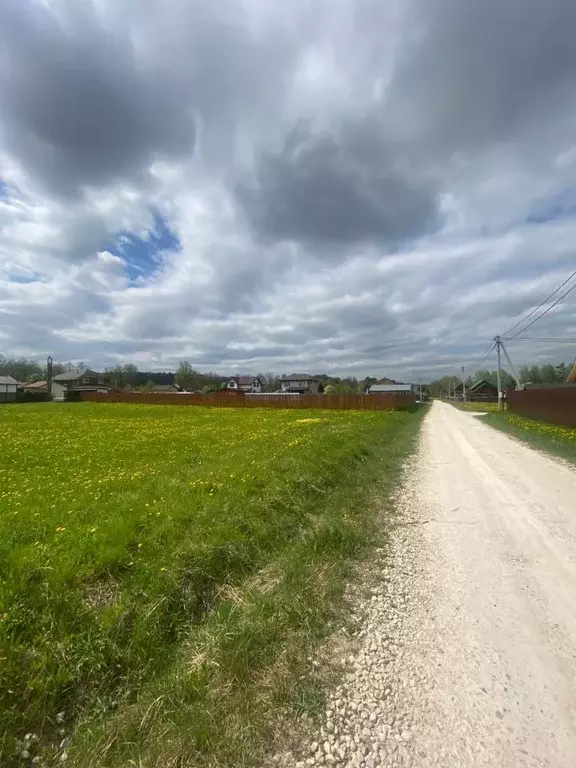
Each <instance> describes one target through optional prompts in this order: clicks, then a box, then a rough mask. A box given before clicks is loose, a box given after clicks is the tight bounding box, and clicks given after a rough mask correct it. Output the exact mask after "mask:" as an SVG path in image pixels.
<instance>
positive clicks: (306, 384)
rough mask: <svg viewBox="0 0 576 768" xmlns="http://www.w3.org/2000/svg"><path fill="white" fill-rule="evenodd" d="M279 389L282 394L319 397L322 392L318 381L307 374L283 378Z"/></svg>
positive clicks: (322, 389) (295, 374)
mask: <svg viewBox="0 0 576 768" xmlns="http://www.w3.org/2000/svg"><path fill="white" fill-rule="evenodd" d="M280 388H281V390H282V392H290V393H293V394H298V395H319V394H322V393H323V392H324V387H323V386H322V382H321V381H320V379H315V378H314V376H309V375H308V374H307V373H291V374H290V376H283V377H282V380H281V382H280Z"/></svg>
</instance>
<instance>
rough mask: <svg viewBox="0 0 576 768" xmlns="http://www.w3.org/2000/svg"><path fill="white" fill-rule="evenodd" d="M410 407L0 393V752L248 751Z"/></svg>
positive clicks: (351, 543) (386, 481)
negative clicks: (31, 398)
mask: <svg viewBox="0 0 576 768" xmlns="http://www.w3.org/2000/svg"><path fill="white" fill-rule="evenodd" d="M421 413H422V412H416V413H408V412H374V411H372V412H349V411H348V412H338V411H336V412H333V411H330V412H328V411H313V412H311V411H297V412H294V411H282V410H264V409H263V410H249V411H245V410H243V409H209V408H200V407H188V408H187V407H176V406H134V405H100V404H88V403H81V404H62V405H57V404H29V405H8V406H5V407H0V433H1V434H2V443H1V447H0V571H1V581H0V734H1V735H0V764H1V765H2V766H12V765H14V766H16V765H18V766H22V765H30V764H31V761H32V760H33V758H34V757H36V758H38V759H37V760H36V762H35V763H34V765H38V764H40V765H45V766H48V765H55V764H57V763H59V761H61V760H62V759H64V760H67V765H74V766H82V767H87V766H90V767H94V768H95V767H96V766H98V767H99V768H102V767H104V766H114V768H119V767H120V766H122V767H124V766H154V767H155V768H160V766H162V768H169V767H170V766H179V768H184V766H188V765H190V766H192V765H222V766H225V765H226V766H232V765H234V766H244V765H246V766H248V765H252V764H254V763H255V762H256V761H257V760H258V758H259V756H260V755H261V754H262V750H264V749H265V747H266V739H267V738H269V736H270V728H271V727H272V724H273V721H274V717H275V716H280V714H281V713H283V712H285V711H287V712H292V711H294V710H295V709H296V710H306V709H307V708H313V707H314V706H315V703H316V704H317V701H318V699H317V697H318V690H317V688H316V686H315V683H314V681H313V676H312V675H311V671H312V668H311V667H310V664H309V662H308V659H309V658H310V651H311V649H312V648H313V647H314V646H315V644H317V643H318V642H319V641H320V639H321V638H322V636H323V634H324V633H325V632H326V631H328V630H329V627H330V622H331V620H333V619H334V617H335V616H336V615H337V612H338V610H339V597H340V596H341V594H342V589H343V586H344V584H345V582H346V578H347V576H348V570H347V567H346V563H348V562H350V561H351V560H352V559H353V558H355V557H358V556H359V555H360V554H361V553H362V551H363V549H364V548H365V547H366V546H367V545H368V544H369V543H370V541H372V540H373V538H374V535H375V531H376V528H375V506H374V505H371V504H369V503H368V501H369V494H370V492H371V489H373V488H377V489H379V490H380V492H381V493H382V494H383V496H382V498H386V495H387V494H388V492H390V491H391V490H392V488H393V486H394V483H395V482H396V480H397V477H398V472H399V468H400V465H401V462H402V460H403V459H404V458H405V457H406V455H407V454H408V453H409V451H410V449H411V448H412V446H413V443H414V439H415V437H416V435H417V432H418V428H419V422H420V419H421ZM375 484H376V485H375ZM27 733H28V734H34V735H33V736H30V735H29V736H28V738H27V739H25V738H24V736H25V734H27Z"/></svg>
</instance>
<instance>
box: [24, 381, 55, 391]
mask: <svg viewBox="0 0 576 768" xmlns="http://www.w3.org/2000/svg"><path fill="white" fill-rule="evenodd" d="M18 389H20V390H21V391H22V392H41V393H43V392H47V391H48V382H46V381H25V382H24V383H23V384H20V385H19V387H18Z"/></svg>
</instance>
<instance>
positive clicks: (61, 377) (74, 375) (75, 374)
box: [53, 368, 92, 381]
mask: <svg viewBox="0 0 576 768" xmlns="http://www.w3.org/2000/svg"><path fill="white" fill-rule="evenodd" d="M87 373H92V371H90V369H89V368H76V369H75V370H72V371H65V372H64V373H58V374H56V376H54V379H53V380H54V381H76V379H81V378H82V376H85V375H86V374H87Z"/></svg>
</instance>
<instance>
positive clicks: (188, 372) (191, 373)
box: [174, 360, 200, 390]
mask: <svg viewBox="0 0 576 768" xmlns="http://www.w3.org/2000/svg"><path fill="white" fill-rule="evenodd" d="M199 375H200V374H198V373H197V372H196V371H195V370H194V368H192V366H191V365H190V363H189V362H188V360H181V361H180V363H179V365H178V370H177V371H176V375H175V376H174V381H175V382H176V384H178V386H179V387H182V389H188V390H193V389H197V388H198V387H196V386H194V385H195V383H196V382H197V380H198V376H199Z"/></svg>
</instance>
